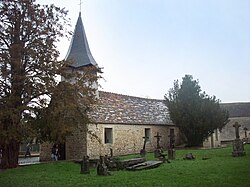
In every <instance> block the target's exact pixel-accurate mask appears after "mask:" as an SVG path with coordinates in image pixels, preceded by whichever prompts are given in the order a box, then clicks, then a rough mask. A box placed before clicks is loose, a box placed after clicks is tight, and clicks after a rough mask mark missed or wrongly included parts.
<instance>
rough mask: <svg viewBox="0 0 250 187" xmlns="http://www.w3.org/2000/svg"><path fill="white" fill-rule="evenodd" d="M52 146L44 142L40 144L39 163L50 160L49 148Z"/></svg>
mask: <svg viewBox="0 0 250 187" xmlns="http://www.w3.org/2000/svg"><path fill="white" fill-rule="evenodd" d="M52 146H53V144H52V143H49V142H44V143H42V144H41V149H40V161H41V162H42V161H49V160H51V148H52Z"/></svg>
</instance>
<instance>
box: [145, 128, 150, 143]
mask: <svg viewBox="0 0 250 187" xmlns="http://www.w3.org/2000/svg"><path fill="white" fill-rule="evenodd" d="M145 137H146V138H147V142H149V141H150V128H145Z"/></svg>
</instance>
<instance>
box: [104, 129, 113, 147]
mask: <svg viewBox="0 0 250 187" xmlns="http://www.w3.org/2000/svg"><path fill="white" fill-rule="evenodd" d="M104 143H105V144H107V143H113V136H112V128H105V129H104Z"/></svg>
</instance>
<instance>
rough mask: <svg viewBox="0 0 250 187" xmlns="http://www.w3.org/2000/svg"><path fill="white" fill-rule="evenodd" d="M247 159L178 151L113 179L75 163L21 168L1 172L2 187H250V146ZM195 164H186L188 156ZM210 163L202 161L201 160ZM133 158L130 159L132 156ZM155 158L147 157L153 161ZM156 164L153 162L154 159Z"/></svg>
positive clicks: (225, 151)
mask: <svg viewBox="0 0 250 187" xmlns="http://www.w3.org/2000/svg"><path fill="white" fill-rule="evenodd" d="M245 150H246V153H247V156H245V157H237V158H235V157H232V156H231V152H232V148H231V147H228V148H222V149H211V150H177V152H176V160H174V161H172V162H171V163H169V164H168V163H165V164H162V165H161V166H160V167H158V168H155V169H151V170H144V171H112V176H107V177H103V176H97V175H96V169H94V168H93V169H91V174H89V175H82V174H80V165H79V164H75V163H72V162H67V161H63V162H51V163H43V164H39V165H32V166H26V167H19V168H16V169H10V170H6V171H4V172H0V186H1V187H5V186H105V187H111V186H143V187H146V186H150V187H151V186H167V187H172V186H180V187H182V186H192V187H196V186H198V187H200V186H202V187H205V186H209V187H212V186H218V187H230V186H234V187H244V186H245V187H250V145H246V146H245ZM189 152H191V153H193V155H195V157H196V159H195V160H183V156H184V155H185V154H187V153H189ZM204 156H206V157H209V158H210V159H207V160H202V157H204ZM129 157H130V158H131V155H130V156H129ZM152 159H153V154H151V153H150V154H147V160H152ZM153 160H154V159H153Z"/></svg>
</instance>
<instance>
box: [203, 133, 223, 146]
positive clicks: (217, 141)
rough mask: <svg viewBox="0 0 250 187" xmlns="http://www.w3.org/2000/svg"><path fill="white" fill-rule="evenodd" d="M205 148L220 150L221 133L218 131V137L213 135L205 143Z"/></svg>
mask: <svg viewBox="0 0 250 187" xmlns="http://www.w3.org/2000/svg"><path fill="white" fill-rule="evenodd" d="M203 147H204V148H218V147H221V138H220V131H219V130H218V129H217V135H216V133H213V134H212V135H211V136H210V137H208V138H207V139H206V140H205V141H204V142H203Z"/></svg>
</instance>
